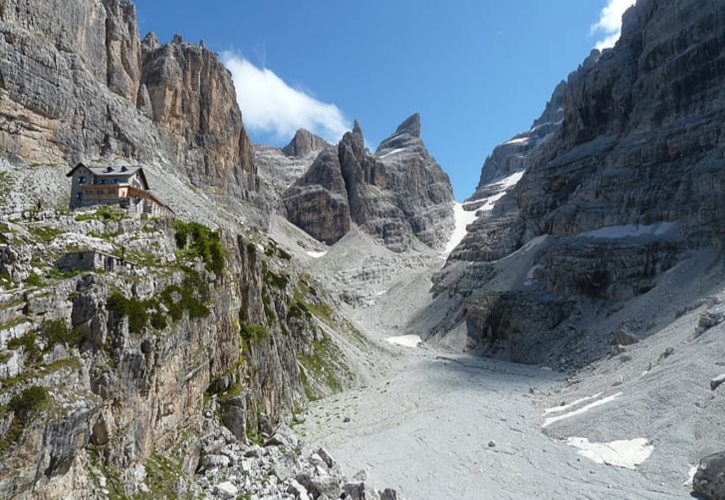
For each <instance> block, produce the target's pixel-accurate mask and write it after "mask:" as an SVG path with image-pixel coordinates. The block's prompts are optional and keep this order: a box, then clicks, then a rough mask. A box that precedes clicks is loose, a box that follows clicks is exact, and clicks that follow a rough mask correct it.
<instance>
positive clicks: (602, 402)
mask: <svg viewBox="0 0 725 500" xmlns="http://www.w3.org/2000/svg"><path fill="white" fill-rule="evenodd" d="M621 395H622V393H621V392H618V393H616V394H612V395H611V396H607V397H606V398H602V399H599V400H597V401H594V402H593V403H589V404H588V405H586V406H582V407H581V408H579V409H578V410H574V411H571V412H569V413H565V414H564V415H558V416H556V417H549V418H547V419H546V420H545V421H544V424H543V425H542V427H549V426H550V425H551V424H553V423H554V422H558V421H559V420H564V419H566V418H571V417H576V416H577V415H582V414H584V413H586V412H588V411H589V410H591V409H592V408H596V407H597V406H602V405H605V404H607V403H611V402H612V401H614V400H615V399H617V398H618V397H619V396H621Z"/></svg>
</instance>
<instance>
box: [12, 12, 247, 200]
mask: <svg viewBox="0 0 725 500" xmlns="http://www.w3.org/2000/svg"><path fill="white" fill-rule="evenodd" d="M0 67H1V68H2V69H0V109H2V110H3V116H2V120H0V147H1V148H2V149H3V150H4V151H6V152H7V153H8V154H10V155H15V156H18V157H20V158H21V159H23V160H25V161H26V162H47V163H74V162H76V161H81V160H86V161H92V160H95V159H98V158H99V157H102V156H103V157H110V156H121V157H126V158H132V159H134V160H137V161H141V162H152V161H161V162H165V163H169V164H176V165H181V167H182V168H183V170H184V171H185V172H186V173H187V175H188V176H189V177H190V178H191V180H192V181H193V182H194V183H195V184H197V185H198V186H200V187H210V188H212V189H213V191H215V192H218V193H221V194H231V195H236V196H237V197H246V196H247V194H248V193H250V192H254V191H256V190H257V189H258V181H257V178H256V171H255V167H254V161H253V160H254V159H253V153H252V149H251V144H250V142H249V139H248V138H247V135H246V133H245V131H244V128H243V126H242V122H241V113H240V111H239V108H238V106H237V104H236V99H235V94H234V87H233V85H232V81H231V77H230V75H229V73H228V71H226V69H225V68H224V67H223V66H222V65H221V64H220V63H219V62H218V60H217V58H216V56H215V55H214V54H213V53H211V52H209V51H207V50H206V49H203V48H201V47H197V46H193V45H189V44H183V43H181V41H180V39H179V40H177V42H176V43H173V44H171V45H168V46H164V47H161V46H159V44H158V41H156V40H155V37H150V38H148V39H147V43H144V44H143V46H142V43H141V41H140V40H139V37H138V31H137V22H136V13H135V8H134V6H133V3H132V2H130V1H129V0H71V1H59V0H49V1H43V2H32V3H29V2H26V1H24V0H8V1H7V2H3V6H2V7H1V8H0Z"/></svg>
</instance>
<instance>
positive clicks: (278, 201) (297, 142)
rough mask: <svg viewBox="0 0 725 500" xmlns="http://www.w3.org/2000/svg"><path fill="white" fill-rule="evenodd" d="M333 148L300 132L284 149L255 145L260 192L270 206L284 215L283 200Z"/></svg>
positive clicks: (306, 132)
mask: <svg viewBox="0 0 725 500" xmlns="http://www.w3.org/2000/svg"><path fill="white" fill-rule="evenodd" d="M329 147H331V146H330V144H328V143H327V142H326V141H325V140H324V139H322V138H320V137H317V136H316V135H314V134H312V133H310V132H308V131H307V130H304V129H300V130H298V131H297V133H296V134H295V136H294V138H293V139H292V140H291V141H290V142H289V144H287V145H286V146H285V147H283V148H276V147H272V146H265V145H260V144H256V145H255V146H254V159H255V161H254V162H255V164H256V166H257V171H258V173H259V177H260V181H261V188H260V190H261V191H262V192H263V194H264V195H265V196H266V197H267V198H268V200H269V205H270V206H272V207H274V209H275V210H276V211H277V212H278V213H281V214H285V212H286V209H285V205H284V202H283V200H282V196H283V194H284V192H285V190H287V188H289V187H290V186H291V185H292V184H294V182H295V181H296V180H297V179H299V178H300V177H302V176H303V175H304V173H305V172H306V171H307V170H308V169H309V168H310V166H312V163H313V162H314V161H315V158H316V157H317V155H319V154H320V153H321V152H322V151H323V150H324V149H325V148H329Z"/></svg>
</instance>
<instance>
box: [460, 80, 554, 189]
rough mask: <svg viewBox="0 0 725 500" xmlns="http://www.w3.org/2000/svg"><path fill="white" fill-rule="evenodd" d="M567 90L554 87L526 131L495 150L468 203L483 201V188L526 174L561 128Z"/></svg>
mask: <svg viewBox="0 0 725 500" xmlns="http://www.w3.org/2000/svg"><path fill="white" fill-rule="evenodd" d="M566 88H567V84H566V82H564V81H562V82H560V83H559V85H557V86H556V88H555V89H554V93H553V94H552V96H551V99H549V102H548V103H547V104H546V108H545V109H544V112H543V113H541V116H539V118H537V119H536V120H534V123H533V125H532V126H531V128H530V129H529V130H527V131H526V132H522V133H520V134H518V135H515V136H514V137H512V138H511V139H509V140H508V141H506V142H505V143H503V144H501V145H500V146H496V148H494V150H493V152H492V153H491V155H490V156H489V157H488V158H486V161H485V162H484V164H483V167H482V168H481V179H480V180H479V181H478V186H477V187H476V192H475V193H474V194H473V195H472V196H471V197H470V198H469V200H477V199H480V198H485V197H486V196H488V192H487V190H486V188H487V187H488V186H489V185H490V184H493V183H495V181H496V180H498V179H503V178H505V177H508V176H510V175H511V174H515V173H517V172H522V171H524V170H526V168H527V167H528V165H529V164H530V163H531V161H532V157H533V156H534V154H535V153H536V151H538V150H539V148H540V147H541V146H542V145H543V144H544V143H545V142H546V141H547V140H548V139H550V138H551V136H552V134H553V133H554V132H556V131H557V130H558V129H559V127H560V126H561V122H562V120H563V118H564V107H563V106H564V95H565V93H566Z"/></svg>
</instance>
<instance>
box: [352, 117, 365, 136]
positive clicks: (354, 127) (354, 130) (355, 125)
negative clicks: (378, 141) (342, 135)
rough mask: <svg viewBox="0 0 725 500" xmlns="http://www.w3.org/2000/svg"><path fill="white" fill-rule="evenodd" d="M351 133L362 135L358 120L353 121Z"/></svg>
mask: <svg viewBox="0 0 725 500" xmlns="http://www.w3.org/2000/svg"><path fill="white" fill-rule="evenodd" d="M352 133H353V134H355V135H359V136H362V135H363V131H362V127H360V122H358V121H357V120H355V121H354V122H353V125H352Z"/></svg>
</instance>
